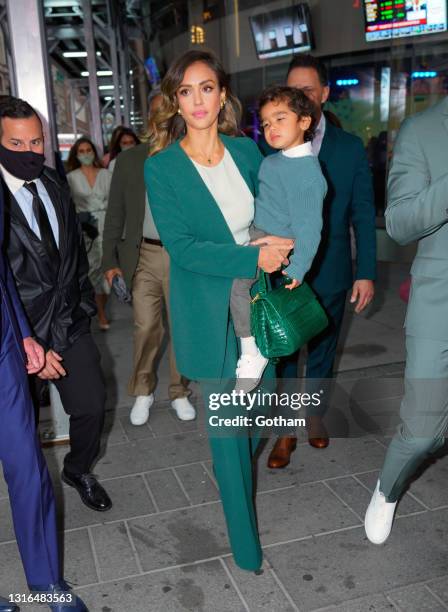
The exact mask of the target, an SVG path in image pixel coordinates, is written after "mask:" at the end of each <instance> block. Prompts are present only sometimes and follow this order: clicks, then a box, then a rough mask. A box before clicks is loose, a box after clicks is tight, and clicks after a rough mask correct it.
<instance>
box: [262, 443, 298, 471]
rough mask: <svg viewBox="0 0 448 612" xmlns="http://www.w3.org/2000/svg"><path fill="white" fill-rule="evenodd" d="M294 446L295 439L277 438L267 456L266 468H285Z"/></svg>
mask: <svg viewBox="0 0 448 612" xmlns="http://www.w3.org/2000/svg"><path fill="white" fill-rule="evenodd" d="M296 446H297V438H290V437H281V438H277V442H276V443H275V444H274V447H273V449H272V450H271V453H270V455H269V459H268V467H269V468H272V469H274V470H278V469H280V468H284V467H286V466H287V465H288V463H289V461H290V459H291V453H293V452H294V451H295V450H296Z"/></svg>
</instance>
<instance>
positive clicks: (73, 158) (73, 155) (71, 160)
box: [67, 136, 103, 172]
mask: <svg viewBox="0 0 448 612" xmlns="http://www.w3.org/2000/svg"><path fill="white" fill-rule="evenodd" d="M85 142H86V143H87V144H89V145H90V146H91V147H92V149H93V154H94V155H95V159H94V160H93V165H94V166H95V168H102V167H103V166H102V164H101V161H100V158H99V157H98V151H97V150H96V147H95V145H94V144H93V142H92V141H91V140H90V138H87V137H86V136H82V137H81V138H78V140H77V141H76V142H75V144H74V145H73V146H72V148H71V149H70V153H69V154H68V160H67V171H68V172H72V170H77V169H78V168H80V167H81V163H80V161H79V159H78V149H79V146H80V145H82V144H83V143H85Z"/></svg>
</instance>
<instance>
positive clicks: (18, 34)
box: [6, 0, 58, 166]
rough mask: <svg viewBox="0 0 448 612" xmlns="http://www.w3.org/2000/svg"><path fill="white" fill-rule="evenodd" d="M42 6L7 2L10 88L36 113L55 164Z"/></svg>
mask: <svg viewBox="0 0 448 612" xmlns="http://www.w3.org/2000/svg"><path fill="white" fill-rule="evenodd" d="M42 6H43V3H42V2H41V0H7V2H6V8H7V12H8V26H9V27H8V30H9V40H10V43H11V56H12V64H13V71H14V75H13V79H12V81H13V83H14V87H13V91H14V93H15V94H16V95H17V96H19V97H20V98H23V99H24V100H26V101H27V102H29V103H30V104H31V105H32V106H33V108H35V109H36V111H37V112H38V113H39V115H40V117H41V119H42V124H43V127H44V136H45V157H46V162H47V164H48V165H50V166H54V152H55V151H57V150H58V141H57V130H56V121H55V117H54V108H53V99H52V87H51V77H50V69H49V64H48V55H47V51H46V44H45V40H46V38H45V25H44V16H43V10H42Z"/></svg>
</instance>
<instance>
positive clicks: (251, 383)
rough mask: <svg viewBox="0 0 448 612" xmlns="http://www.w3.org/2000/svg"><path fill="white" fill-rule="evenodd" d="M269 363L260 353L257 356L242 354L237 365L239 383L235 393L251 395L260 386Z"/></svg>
mask: <svg viewBox="0 0 448 612" xmlns="http://www.w3.org/2000/svg"><path fill="white" fill-rule="evenodd" d="M268 363H269V359H266V357H263V355H262V354H261V353H260V351H258V353H257V354H256V355H248V354H247V353H246V354H244V353H243V354H242V355H241V357H240V358H239V359H238V363H237V364H236V377H237V382H236V385H235V391H244V393H249V392H250V391H252V390H253V389H255V387H256V386H257V385H258V383H259V382H260V380H261V377H262V376H263V372H264V371H265V369H266V366H267V365H268Z"/></svg>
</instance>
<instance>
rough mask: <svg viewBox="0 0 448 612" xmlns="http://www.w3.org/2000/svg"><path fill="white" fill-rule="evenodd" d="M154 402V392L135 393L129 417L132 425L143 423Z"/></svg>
mask: <svg viewBox="0 0 448 612" xmlns="http://www.w3.org/2000/svg"><path fill="white" fill-rule="evenodd" d="M153 404H154V393H151V395H137V397H136V398H135V402H134V405H133V406H132V409H131V413H130V415H129V419H130V421H131V423H132V425H144V424H145V423H146V422H147V420H148V418H149V409H150V408H151V406H152V405H153Z"/></svg>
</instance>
